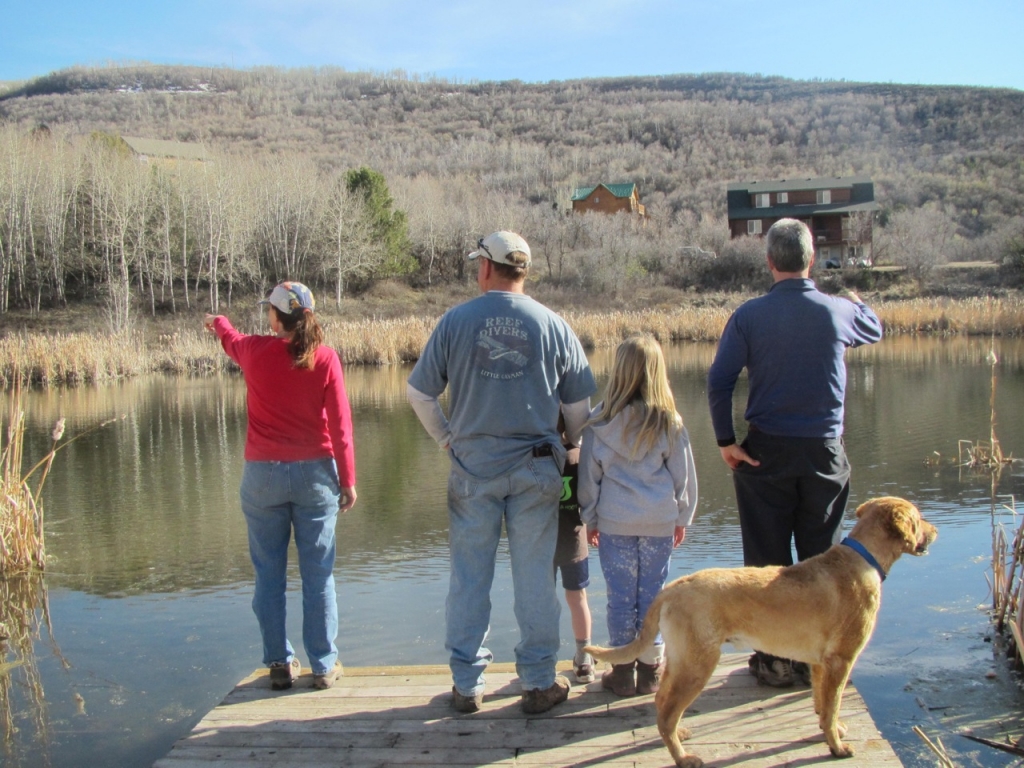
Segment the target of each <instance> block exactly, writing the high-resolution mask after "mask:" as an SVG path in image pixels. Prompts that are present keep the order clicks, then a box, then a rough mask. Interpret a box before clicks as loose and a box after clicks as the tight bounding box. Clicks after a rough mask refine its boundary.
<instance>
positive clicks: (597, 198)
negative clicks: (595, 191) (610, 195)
mask: <svg viewBox="0 0 1024 768" xmlns="http://www.w3.org/2000/svg"><path fill="white" fill-rule="evenodd" d="M600 202H601V198H600V197H595V198H594V205H597V204H598V203H600Z"/></svg>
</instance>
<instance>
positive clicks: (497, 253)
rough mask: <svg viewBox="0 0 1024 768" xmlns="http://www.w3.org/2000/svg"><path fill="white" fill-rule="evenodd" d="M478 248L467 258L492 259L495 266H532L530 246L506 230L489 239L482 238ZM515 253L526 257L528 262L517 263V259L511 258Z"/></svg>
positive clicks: (495, 233)
mask: <svg viewBox="0 0 1024 768" xmlns="http://www.w3.org/2000/svg"><path fill="white" fill-rule="evenodd" d="M476 247H477V249H476V250H475V251H473V252H472V253H471V254H469V256H468V257H467V258H469V259H471V260H472V259H476V258H478V257H482V258H485V259H490V260H491V261H493V262H494V263H495V264H508V265H509V266H512V267H528V266H530V260H531V256H530V246H529V245H528V244H527V242H526V241H525V240H523V238H522V237H520V236H519V235H517V234H516V233H515V232H506V231H504V230H503V231H501V232H494V233H493V234H490V235H488V236H487V237H482V238H480V240H478V241H477V244H476ZM513 253H521V254H523V255H525V256H526V261H525V262H523V261H521V260H520V261H517V260H516V259H515V258H509V257H510V255H511V254H513Z"/></svg>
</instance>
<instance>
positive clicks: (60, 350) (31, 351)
mask: <svg viewBox="0 0 1024 768" xmlns="http://www.w3.org/2000/svg"><path fill="white" fill-rule="evenodd" d="M147 360H148V355H147V354H146V345H145V342H144V339H143V336H142V334H141V333H120V334H100V333H68V334H64V333H55V334H28V333H22V334H17V335H10V336H5V337H3V338H0V384H2V385H3V387H4V388H9V387H12V386H14V385H15V384H23V385H29V384H42V385H43V386H53V385H60V384H86V383H96V382H102V381H109V380H112V379H121V378H125V377H129V376H137V375H139V374H140V373H144V372H146V371H147V369H148V366H147Z"/></svg>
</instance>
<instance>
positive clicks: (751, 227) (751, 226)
mask: <svg viewBox="0 0 1024 768" xmlns="http://www.w3.org/2000/svg"><path fill="white" fill-rule="evenodd" d="M747 234H748V235H760V234H761V220H760V219H748V220H747Z"/></svg>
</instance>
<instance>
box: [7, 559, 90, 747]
mask: <svg viewBox="0 0 1024 768" xmlns="http://www.w3.org/2000/svg"><path fill="white" fill-rule="evenodd" d="M40 640H41V641H42V644H43V645H46V646H48V647H49V648H50V650H51V651H52V654H53V656H54V657H55V658H57V659H58V660H59V661H60V663H61V664H62V665H64V666H65V668H66V667H67V661H66V660H65V659H64V657H63V656H62V655H61V652H60V648H59V647H58V646H57V643H56V641H55V640H54V638H53V632H52V630H51V627H50V612H49V604H48V601H47V594H46V586H45V584H44V583H43V578H42V576H41V575H38V574H35V575H28V576H15V577H11V578H7V579H0V741H2V752H3V755H4V760H5V762H7V763H8V764H10V765H20V764H23V763H25V764H28V763H29V762H30V761H29V759H28V757H29V755H30V754H31V755H32V760H31V762H34V763H37V764H41V765H49V764H50V754H49V747H50V720H49V717H48V713H47V709H46V696H45V693H44V691H43V681H42V676H41V675H40V672H39V663H38V661H37V659H36V643H37V641H40ZM79 698H81V697H79Z"/></svg>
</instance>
